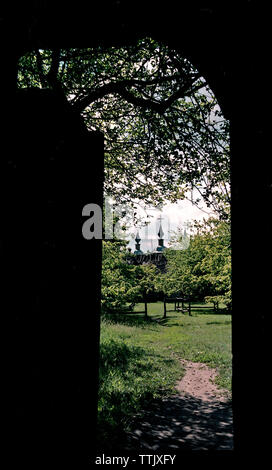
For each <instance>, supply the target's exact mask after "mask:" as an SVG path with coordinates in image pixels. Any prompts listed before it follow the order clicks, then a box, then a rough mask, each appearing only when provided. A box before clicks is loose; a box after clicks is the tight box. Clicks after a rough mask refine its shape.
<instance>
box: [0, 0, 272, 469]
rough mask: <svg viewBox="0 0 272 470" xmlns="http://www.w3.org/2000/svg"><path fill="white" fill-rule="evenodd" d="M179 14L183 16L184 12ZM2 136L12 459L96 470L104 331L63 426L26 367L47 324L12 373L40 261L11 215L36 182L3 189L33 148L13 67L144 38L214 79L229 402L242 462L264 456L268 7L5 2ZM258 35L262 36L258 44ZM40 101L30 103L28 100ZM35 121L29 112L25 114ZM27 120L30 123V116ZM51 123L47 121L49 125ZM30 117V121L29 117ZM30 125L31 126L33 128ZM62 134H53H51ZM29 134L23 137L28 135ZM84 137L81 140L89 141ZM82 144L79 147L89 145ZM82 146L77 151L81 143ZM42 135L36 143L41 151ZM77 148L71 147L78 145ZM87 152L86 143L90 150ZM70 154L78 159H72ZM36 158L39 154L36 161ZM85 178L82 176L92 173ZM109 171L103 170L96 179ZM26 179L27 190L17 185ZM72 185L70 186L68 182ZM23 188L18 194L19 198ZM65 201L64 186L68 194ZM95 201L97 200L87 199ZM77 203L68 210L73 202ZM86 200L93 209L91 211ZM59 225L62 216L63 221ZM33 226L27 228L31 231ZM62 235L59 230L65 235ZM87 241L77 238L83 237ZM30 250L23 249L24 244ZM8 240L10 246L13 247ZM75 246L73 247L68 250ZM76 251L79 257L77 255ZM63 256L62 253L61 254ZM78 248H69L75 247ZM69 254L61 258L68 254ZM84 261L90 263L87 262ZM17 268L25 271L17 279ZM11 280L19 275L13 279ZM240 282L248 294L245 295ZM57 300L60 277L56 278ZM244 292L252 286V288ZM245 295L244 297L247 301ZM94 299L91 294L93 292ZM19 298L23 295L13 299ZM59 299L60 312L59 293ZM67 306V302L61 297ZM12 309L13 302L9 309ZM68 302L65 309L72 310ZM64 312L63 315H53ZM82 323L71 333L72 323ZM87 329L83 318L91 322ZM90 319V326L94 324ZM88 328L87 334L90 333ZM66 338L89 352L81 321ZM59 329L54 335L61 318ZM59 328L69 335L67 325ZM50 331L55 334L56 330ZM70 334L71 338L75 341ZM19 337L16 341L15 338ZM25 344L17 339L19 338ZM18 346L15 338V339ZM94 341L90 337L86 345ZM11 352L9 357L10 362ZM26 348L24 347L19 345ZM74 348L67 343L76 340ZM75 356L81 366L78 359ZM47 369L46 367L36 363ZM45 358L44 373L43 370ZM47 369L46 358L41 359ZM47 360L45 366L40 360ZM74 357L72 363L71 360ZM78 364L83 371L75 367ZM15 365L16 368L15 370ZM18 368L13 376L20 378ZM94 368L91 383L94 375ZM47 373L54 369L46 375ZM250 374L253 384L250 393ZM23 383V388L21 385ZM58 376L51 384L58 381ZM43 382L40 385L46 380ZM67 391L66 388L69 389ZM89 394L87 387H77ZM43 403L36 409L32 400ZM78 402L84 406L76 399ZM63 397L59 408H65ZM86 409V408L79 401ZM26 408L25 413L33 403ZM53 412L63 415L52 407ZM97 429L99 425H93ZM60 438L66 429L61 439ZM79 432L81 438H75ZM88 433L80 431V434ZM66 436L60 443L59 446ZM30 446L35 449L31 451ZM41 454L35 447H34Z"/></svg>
mask: <svg viewBox="0 0 272 470" xmlns="http://www.w3.org/2000/svg"><path fill="white" fill-rule="evenodd" d="M177 5H178V6H179V9H178V6H177ZM1 9H2V12H1V19H2V22H1V24H2V30H1V66H2V73H1V77H0V79H1V85H2V86H1V90H2V93H3V95H2V109H1V117H2V124H1V131H2V141H1V145H2V152H1V153H2V156H1V176H2V185H1V191H2V193H1V200H2V201H5V206H4V210H3V214H2V221H3V226H4V229H3V231H2V234H1V238H2V248H1V258H2V261H1V267H2V270H3V275H4V277H3V278H4V280H5V284H4V286H3V299H4V300H5V301H6V305H7V307H6V310H5V315H4V319H5V325H6V328H7V331H9V332H10V333H9V335H7V336H6V341H7V342H6V345H5V351H6V354H7V376H8V382H7V383H8V384H9V386H8V390H7V396H8V398H9V408H8V409H9V410H10V413H11V414H12V415H13V416H14V417H13V420H11V421H10V422H9V425H11V428H10V434H9V435H11V436H12V439H11V441H12V442H9V448H10V452H11V454H10V455H12V456H13V457H12V458H13V459H16V458H17V459H18V461H19V462H22V461H24V460H25V459H28V458H31V459H32V460H33V461H35V459H40V458H41V455H43V456H44V459H45V460H46V459H47V460H48V461H49V462H50V461H52V459H53V458H54V459H55V461H57V460H58V461H59V462H62V461H63V460H65V459H67V460H69V459H70V460H73V459H74V461H75V462H77V463H78V462H79V460H80V459H82V465H88V458H89V456H91V455H92V453H93V452H95V448H94V447H93V446H92V442H93V441H92V440H91V434H92V433H91V431H92V429H91V428H94V427H95V413H96V400H95V398H94V400H93V401H92V403H91V404H90V401H89V394H90V393H91V392H92V390H96V387H97V366H98V354H97V351H98V341H97V338H98V332H99V330H98V326H96V327H95V328H93V329H92V330H91V332H90V336H89V337H88V340H89V339H90V340H91V344H93V345H95V346H94V347H93V350H92V360H91V361H88V360H87V359H86V358H85V359H84V361H83V362H82V363H81V365H80V367H79V368H77V367H75V365H74V366H73V367H72V369H71V370H72V372H71V370H70V371H69V367H68V362H67V363H66V365H65V370H66V378H67V377H68V374H69V373H71V376H70V383H80V385H79V390H81V391H77V392H76V391H75V394H74V395H73V394H71V393H70V395H69V394H68V395H69V400H68V398H67V396H66V398H65V387H64V386H63V383H62V385H61V381H59V387H60V388H59V389H58V391H56V400H58V402H59V406H60V408H62V413H61V414H60V417H59V418H57V417H55V421H54V419H53V414H52V415H51V417H52V419H53V421H51V422H46V423H45V421H44V420H45V418H46V414H47V411H48V410H49V409H51V408H50V407H48V406H47V405H48V404H46V396H47V395H46V393H47V392H45V391H44V392H40V395H39V396H38V398H37V396H36V395H35V393H38V392H37V390H36V392H35V390H34V388H33V387H34V385H33V384H34V383H36V382H35V380H34V379H33V377H35V374H36V375H39V373H40V372H39V370H38V369H39V366H38V367H33V365H31V366H30V365H29V362H28V361H29V360H30V358H32V357H34V356H35V354H36V359H37V351H38V349H36V348H38V341H37V338H38V333H39V331H40V329H41V328H42V325H41V324H39V325H36V326H37V329H36V327H35V326H34V325H33V324H32V325H31V326H30V329H31V333H32V334H31V335H29V337H28V340H29V341H30V342H29V348H28V350H29V356H27V357H25V358H24V360H23V361H21V364H20V366H19V372H18V371H17V372H18V374H17V375H18V376H17V377H15V378H14V375H13V374H12V370H13V368H14V364H17V365H18V357H20V354H22V350H21V349H20V347H19V346H18V343H16V341H15V342H14V332H15V331H17V333H18V331H19V332H20V331H21V330H20V326H18V323H16V322H18V320H17V319H16V318H17V314H16V310H17V309H18V308H19V304H20V302H19V301H17V302H14V301H13V300H14V296H15V295H17V298H18V292H19V294H20V295H19V298H20V299H21V302H22V303H24V302H25V305H24V307H26V305H29V302H30V299H32V296H31V294H29V296H25V292H24V289H22V285H23V286H24V287H25V286H26V282H24V280H23V279H24V278H23V273H24V270H22V269H21V267H22V266H21V263H22V262H24V263H25V269H26V272H27V273H28V276H29V282H31V283H32V282H33V285H34V286H35V273H34V272H32V271H31V270H30V268H28V266H27V260H28V257H27V256H26V255H24V257H20V253H21V252H22V250H24V249H25V250H26V249H27V250H29V252H28V253H29V257H30V258H31V260H32V267H33V266H35V263H34V259H35V252H34V251H33V249H32V245H31V243H29V242H28V243H26V244H23V243H21V245H20V243H19V241H18V240H19V239H20V237H15V236H14V230H11V228H12V229H14V224H13V223H11V220H12V218H11V214H13V212H14V202H15V201H18V200H19V201H20V197H21V192H20V191H19V190H18V188H21V190H22V188H23V186H24V185H23V184H22V181H24V183H26V182H28V183H29V179H28V175H27V172H26V171H25V166H24V165H23V166H22V172H21V173H19V176H18V172H17V176H16V178H19V181H20V184H19V185H17V186H16V184H14V186H13V196H12V198H10V197H9V195H10V192H8V190H7V188H6V187H5V183H6V181H8V182H9V183H10V181H11V180H10V178H11V176H10V175H11V173H10V161H11V162H12V158H10V155H11V153H12V152H13V153H14V152H21V155H22V156H23V155H24V160H20V161H21V162H22V161H23V162H25V158H26V157H25V155H26V151H27V149H28V146H29V143H28V142H21V144H20V143H19V142H18V141H17V142H16V145H15V146H13V147H12V145H11V144H12V143H14V141H16V138H17V137H18V135H20V132H21V130H22V121H21V122H17V120H16V113H17V108H16V106H17V104H18V103H17V96H16V64H17V61H18V57H20V56H21V55H23V54H24V53H25V52H26V51H28V50H32V49H34V48H36V47H39V48H50V47H61V48H70V47H90V46H95V45H99V44H100V43H106V44H110V45H120V44H123V43H124V42H126V43H127V42H129V41H133V40H135V39H136V38H139V37H142V36H143V35H145V36H146V35H149V36H151V37H154V38H157V39H161V40H164V41H167V42H168V43H169V44H171V46H174V47H175V48H177V49H180V50H181V51H182V52H183V54H184V56H186V57H188V58H189V60H190V61H191V62H192V63H193V64H194V65H195V66H196V67H197V69H198V70H199V71H200V72H201V74H202V75H203V76H204V77H205V78H206V80H207V82H208V83H209V86H210V87H211V89H212V90H213V92H214V94H215V96H216V98H217V100H218V102H219V104H220V107H221V109H222V110H223V113H224V115H225V117H226V118H228V119H230V122H231V151H232V155H231V172H232V235H233V238H232V252H233V354H234V356H233V400H234V440H235V449H236V451H237V452H241V453H242V455H245V454H246V453H247V451H248V449H250V450H251V451H255V453H256V454H257V455H258V454H262V455H263V454H264V452H265V450H266V449H267V448H269V441H268V436H267V434H266V431H265V429H264V427H263V419H264V416H265V415H266V413H267V408H268V407H269V392H268V391H269V387H268V374H267V370H268V366H269V361H268V357H269V351H268V344H269V338H268V329H267V326H266V325H267V318H268V306H269V301H270V295H269V293H270V279H269V276H265V275H263V274H262V273H263V269H264V262H263V259H264V258H265V263H266V265H267V266H271V264H272V263H271V262H272V253H271V242H270V237H271V230H270V223H269V214H270V212H271V199H272V191H271V170H272V168H271V167H272V164H271V158H269V157H268V153H267V148H268V142H269V139H268V135H269V121H267V120H266V119H265V117H264V116H265V115H266V109H267V95H266V87H265V77H266V76H265V64H266V61H267V57H269V56H268V44H269V41H268V31H269V28H268V20H267V18H268V17H269V15H267V12H266V7H265V6H264V5H263V3H262V2H254V1H248V2H243V1H241V2H240V3H238V4H237V2H236V3H235V2H234V3H231V2H227V1H223V2H215V1H201V0H200V1H196V0H195V1H192V2H188V3H186V4H184V5H183V4H182V5H181V7H180V5H179V2H175V1H174V0H169V1H168V2H167V5H164V7H163V8H162V7H160V6H159V5H158V4H157V2H154V1H150V2H148V4H146V2H143V1H138V2H137V5H135V7H134V9H132V8H131V4H130V2H126V1H113V0H112V1H106V0H104V1H102V0H101V1H99V2H95V3H91V5H90V6H88V7H87V6H86V3H85V2H83V1H81V0H79V1H77V3H76V7H75V8H73V9H69V8H66V2H63V1H61V2H58V4H57V5H56V4H55V2H53V1H50V0H47V1H35V2H29V3H28V4H27V5H25V4H24V3H23V2H21V3H18V5H14V2H12V4H11V3H10V4H9V3H5V4H4V5H2V6H1ZM258 27H260V28H261V32H260V31H259V32H258V34H257V32H256V31H257V29H258ZM32 103H33V102H32ZM25 112H26V114H27V113H28V111H27V107H26V108H25ZM23 114H24V113H23ZM49 116H51V115H50V113H49V114H48V117H49ZM30 117H31V116H30ZM34 121H35V120H33V116H32V121H31V122H32V123H33V122H34ZM54 126H55V127H54V128H55V129H56V128H57V124H56V125H54ZM21 136H22V132H21ZM81 137H82V136H80V138H79V140H80V141H81V142H82V140H81ZM84 139H85V137H84V138H83V140H84ZM79 140H77V141H76V142H77V143H78V142H79ZM39 142H40V141H39V138H38V137H37V143H39ZM74 142H75V141H74ZM99 142H100V143H98V141H97V140H95V138H94V140H93V142H92V148H93V149H94V150H93V155H94V156H93V158H95V159H96V161H99V157H98V158H97V157H96V155H99V154H100V158H101V159H102V156H101V155H102V151H101V148H102V145H101V140H100V141H99ZM85 144H86V141H85ZM85 144H82V146H83V149H82V154H84V152H85V151H86V145H85ZM75 145H76V146H77V144H74V147H73V148H74V149H75ZM66 150H67V152H68V153H69V155H70V157H71V160H70V161H71V162H72V163H71V166H70V170H69V176H70V178H72V175H73V172H74V168H75V167H76V168H77V174H78V180H77V183H76V188H77V189H78V190H79V194H80V191H81V188H82V187H83V186H82V179H81V178H82V175H83V173H84V170H83V168H84V165H85V160H84V159H83V160H82V162H81V163H82V164H78V165H76V164H75V163H74V162H75V161H76V160H75V159H74V160H73V158H72V157H73V153H72V152H71V151H69V150H68V147H66ZM33 155H34V153H33V150H32V156H33ZM85 169H86V168H85ZM99 171H100V172H101V169H100V170H99ZM20 178H23V179H24V180H22V179H21V180H20ZM71 181H72V179H71ZM101 187H102V184H101V181H100V182H99V183H97V185H96V187H95V188H94V198H93V202H96V200H97V201H99V198H100V197H101V193H100V191H101ZM16 188H17V189H16ZM67 194H68V188H67ZM84 197H85V196H84V194H80V195H79V197H78V199H77V200H76V202H74V204H75V206H74V208H75V209H74V210H76V204H80V203H81V202H82V199H84ZM88 199H89V198H88ZM70 202H71V203H72V200H71V201H70ZM86 202H89V200H88V201H86ZM24 210H25V207H22V206H21V205H19V206H18V205H17V208H16V211H17V212H16V214H17V216H18V217H19V220H20V221H21V225H23V226H24V230H25V232H24V234H25V235H24V237H23V240H24V241H25V242H27V240H29V239H27V236H26V233H27V230H28V229H29V227H32V232H31V234H32V235H33V227H34V226H35V223H34V222H33V221H34V218H33V219H32V218H31V212H29V213H28V218H27V220H25V219H24ZM63 215H64V216H66V217H67V218H69V216H70V215H71V214H70V212H69V210H66V212H65V213H64V214H62V216H63ZM59 217H61V216H60V215H59V214H56V220H59V219H58V218H59ZM254 218H258V220H259V221H260V225H261V228H260V229H261V232H262V237H261V242H262V243H261V245H262V246H261V247H260V246H258V244H256V245H255V246H252V239H251V236H250V233H251V230H252V220H253V219H254ZM27 227H28V228H27ZM59 227H61V225H59ZM79 232H80V230H79ZM73 237H74V238H72V240H73V243H74V248H73V250H74V251H73V252H74V253H78V251H79V252H80V253H81V255H80V256H81V257H82V258H80V259H81V260H82V259H83V258H84V256H85V254H86V252H88V253H89V250H90V245H87V246H86V245H82V244H80V243H81V242H79V241H78V240H77V236H76V235H75V234H74V235H73ZM21 240H22V239H21ZM11 241H12V243H11ZM70 241H71V240H70ZM60 246H62V248H60V250H63V251H65V249H67V250H68V249H69V244H67V243H66V244H64V245H61V244H60ZM79 246H80V248H79ZM64 247H65V248H64ZM70 248H71V247H70ZM91 250H92V263H93V264H92V268H93V269H92V271H91V275H92V283H93V286H97V285H98V283H99V281H98V280H97V279H98V278H97V276H98V273H99V250H100V249H99V246H96V247H95V248H94V247H93V248H92V249H91ZM62 253H63V252H62ZM82 262H83V261H82ZM83 265H84V267H82V265H80V266H81V267H79V270H81V278H80V279H81V280H82V281H83V280H84V279H85V274H86V273H87V272H90V271H88V270H89V269H90V265H88V266H86V265H85V264H84V263H83ZM19 266H20V269H19ZM14 273H20V275H19V274H18V275H17V276H16V274H14ZM241 279H243V287H242V285H241ZM55 286H56V290H57V279H56V284H55ZM244 286H246V287H244ZM241 289H242V295H241ZM83 292H86V290H85V289H84V288H83V289H82V286H80V285H77V287H76V289H75V292H74V296H73V302H75V299H78V298H80V299H81V307H82V309H83V310H84V309H88V308H89V306H90V298H89V296H88V295H87V294H86V295H83ZM93 292H95V290H94V291H93ZM14 293H16V294H14ZM56 295H57V299H58V301H59V302H60V297H59V294H56ZM64 297H65V296H64ZM11 300H12V301H11ZM65 302H66V305H67V304H68V301H67V299H66V300H65ZM91 303H92V307H93V310H94V311H95V310H97V308H98V303H97V302H95V301H94V300H91ZM55 311H57V310H55ZM72 320H74V324H73V322H72ZM86 321H87V320H86ZM88 321H89V320H88ZM88 321H87V323H86V324H85V326H86V325H88ZM24 322H25V323H24V330H23V331H26V330H27V324H28V322H29V317H28V316H27V315H26V317H25V319H24ZM68 323H69V327H67V332H68V333H69V334H68V336H69V335H70V334H71V336H70V340H71V342H73V344H74V347H75V349H76V348H77V346H78V347H79V346H80V345H82V343H84V341H82V329H81V327H82V324H81V322H80V321H79V319H78V317H72V316H71V317H70V319H69V321H68ZM51 326H52V327H53V328H54V322H53V319H52V320H51ZM58 326H59V327H60V326H61V321H59V323H58ZM48 331H49V329H48ZM72 332H73V335H72ZM18 335H19V333H18ZM18 335H17V336H18ZM15 336H16V335H15ZM84 338H85V340H86V341H87V338H86V337H84ZM10 344H11V345H12V347H13V348H15V349H13V353H11V352H10V349H9V347H10ZM19 344H20V345H21V346H22V343H19ZM57 344H58V348H57V347H56V351H57V352H56V354H57V362H58V363H59V364H61V363H62V362H61V361H63V363H64V364H65V361H67V357H66V358H65V355H63V348H64V350H66V348H67V338H66V339H65V340H64V339H63V337H62V336H61V329H60V330H59V333H58V337H57V339H56V338H55V345H57ZM68 344H69V341H68ZM88 344H89V343H86V342H85V343H84V347H85V351H88ZM79 357H80V356H78V357H77V361H79ZM38 359H39V358H38ZM38 359H37V361H36V362H37V363H38V362H39V360H38ZM42 359H44V360H45V358H42ZM42 359H41V360H42ZM70 359H71V358H70ZM53 363H54V356H53V355H51V356H50V361H49V362H48V363H47V362H46V360H45V367H47V368H48V367H49V366H48V364H49V365H50V366H51V365H52V364H53ZM78 363H79V362H77V364H78ZM16 367H17V366H16ZM16 370H17V369H16ZM90 370H92V374H93V377H94V380H93V382H91V380H90V379H89V376H88V374H89V373H90ZM47 372H48V371H47ZM57 372H58V368H57V367H55V368H54V374H53V375H52V376H50V373H49V372H48V373H47V375H45V376H46V378H47V379H48V380H49V382H50V380H51V382H50V383H47V388H46V390H47V391H48V390H49V389H50V390H52V389H54V386H55V384H56V380H57ZM252 375H254V377H255V380H254V382H253V383H252ZM18 377H19V380H18ZM50 377H51V378H50ZM21 379H23V381H24V383H25V392H22V391H20V387H19V392H18V390H17V391H16V393H15V392H14V390H15V389H16V387H18V384H19V383H20V380H21ZM39 380H40V383H42V378H41V379H39ZM64 382H65V381H64ZM80 387H81V388H80ZM20 393H21V394H23V393H25V398H27V399H26V402H27V405H25V404H24V406H21V405H20V406H18V407H16V401H20V399H19V398H20V397H19V396H20ZM33 396H36V398H35V400H32V399H31V397H33ZM79 396H80V399H79V398H78V397H79ZM61 397H62V398H63V397H64V398H63V400H61ZM78 400H79V401H78ZM68 401H69V403H70V407H71V409H70V411H71V416H73V418H72V423H73V425H74V424H75V423H77V426H76V427H75V426H73V425H71V423H70V424H69V423H68V421H62V419H61V416H62V417H63V415H64V410H65V407H66V405H67V404H68ZM26 402H24V400H22V403H26ZM54 409H55V410H56V409H57V407H55V408H54ZM90 423H91V425H90ZM56 428H58V431H56ZM75 429H77V430H75ZM78 429H80V432H78ZM52 430H54V433H55V442H54V445H52V441H51V440H50V432H51V431H52ZM58 436H60V437H59V440H58ZM31 443H32V445H31ZM33 443H34V444H35V445H34V444H33Z"/></svg>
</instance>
